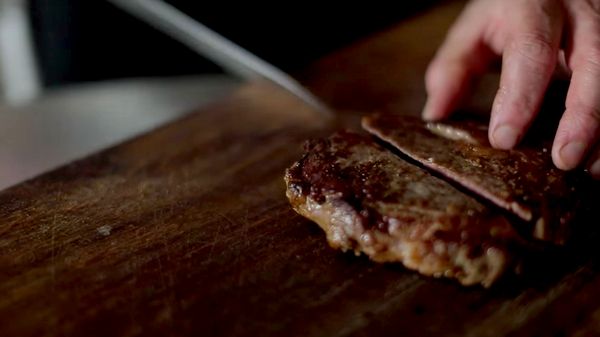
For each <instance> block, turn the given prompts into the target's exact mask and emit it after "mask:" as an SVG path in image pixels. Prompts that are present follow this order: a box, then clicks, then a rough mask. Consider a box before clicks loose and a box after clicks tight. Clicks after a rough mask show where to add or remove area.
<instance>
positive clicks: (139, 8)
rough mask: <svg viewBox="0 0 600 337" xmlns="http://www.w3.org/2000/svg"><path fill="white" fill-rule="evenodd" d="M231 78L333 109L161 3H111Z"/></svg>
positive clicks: (322, 109)
mask: <svg viewBox="0 0 600 337" xmlns="http://www.w3.org/2000/svg"><path fill="white" fill-rule="evenodd" d="M109 2H111V3H113V4H114V5H116V6H117V7H119V8H121V9H123V10H125V11H126V12H128V13H130V14H132V15H134V16H136V17H138V18H139V19H141V20H142V21H145V22H146V23H148V24H149V25H151V26H153V27H155V28H157V29H158V30H160V31H162V32H163V33H165V34H167V35H168V36H170V37H172V38H173V39H175V40H177V41H179V42H180V43H182V44H184V45H186V46H188V47H189V48H191V49H192V50H193V51H195V52H197V53H198V54H200V55H202V56H204V57H206V58H208V59H209V60H211V61H212V62H214V63H216V64H218V65H219V66H221V67H222V68H223V69H224V70H226V71H227V72H229V73H231V74H232V75H235V76H238V77H241V78H243V79H247V80H256V79H266V80H269V81H271V82H273V83H275V84H277V85H278V86H280V87H282V88H284V89H286V90H287V91H288V92H290V93H292V94H293V95H295V96H296V97H298V98H300V99H301V100H302V101H304V102H305V103H306V104H308V105H310V106H311V107H313V108H314V109H316V110H317V111H319V112H320V113H322V114H323V115H325V116H326V117H333V113H332V112H331V110H330V109H329V108H328V107H327V106H326V105H325V104H324V103H323V102H322V101H321V100H320V99H319V98H317V97H316V96H314V95H313V94H312V93H311V92H310V91H308V90H307V89H306V88H304V87H303V86H302V85H301V84H300V83H299V82H298V81H296V80H295V79H293V78H292V77H291V76H290V75H288V74H286V73H285V72H284V71H282V70H280V69H278V68H277V67H275V66H273V65H272V64H270V63H268V62H266V61H264V60H262V59H261V58H259V57H258V56H256V55H254V54H252V53H251V52H249V51H248V50H246V49H244V48H242V47H240V46H239V45H237V44H235V43H233V42H232V41H230V40H228V39H227V38H225V37H224V36H222V35H220V34H218V33H217V32H215V31H213V30H211V29H210V28H208V27H206V26H205V25H203V24H201V23H200V22H198V21H197V20H194V19H193V18H191V17H190V16H188V15H187V14H185V13H183V12H181V11H180V10H178V9H177V8H175V7H173V6H172V5H170V4H168V3H166V2H164V1H162V0H109Z"/></svg>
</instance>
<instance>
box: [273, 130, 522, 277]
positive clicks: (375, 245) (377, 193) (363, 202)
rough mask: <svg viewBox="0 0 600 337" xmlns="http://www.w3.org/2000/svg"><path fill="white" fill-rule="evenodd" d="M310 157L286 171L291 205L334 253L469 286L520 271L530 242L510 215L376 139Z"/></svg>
mask: <svg viewBox="0 0 600 337" xmlns="http://www.w3.org/2000/svg"><path fill="white" fill-rule="evenodd" d="M305 150H306V153H305V154H304V156H303V157H302V159H300V161H298V162H297V163H295V164H294V165H293V166H292V167H291V168H289V169H288V170H287V171H286V174H285V181H286V184H287V197H288V198H289V200H290V202H291V204H292V206H293V207H294V209H295V210H296V211H297V212H298V213H299V214H301V215H303V216H305V217H307V218H309V219H311V220H313V221H314V222H316V223H317V224H319V226H320V227H321V228H322V229H323V230H324V231H325V232H326V234H327V239H328V241H329V244H330V245H331V246H332V247H334V248H339V249H342V250H344V251H347V250H353V251H354V252H355V253H356V254H359V253H361V252H362V253H365V254H366V255H368V256H369V257H370V258H371V259H372V260H375V261H378V262H401V263H403V264H404V265H405V266H406V267H407V268H410V269H415V270H418V271H419V272H420V273H422V274H425V275H432V276H435V277H441V276H445V277H453V278H456V279H458V280H459V281H460V282H461V283H462V284H464V285H472V284H477V283H481V284H483V285H484V286H489V285H491V284H492V283H493V282H494V281H495V280H497V279H498V278H499V277H500V276H501V275H502V274H503V273H504V272H505V271H509V270H514V268H515V267H516V266H517V264H518V261H517V259H515V258H514V257H515V255H518V253H517V252H518V251H519V249H520V247H522V240H521V238H520V237H519V235H518V234H517V233H516V232H515V231H514V229H513V228H512V226H511V225H510V224H509V222H508V221H507V220H506V219H505V218H504V217H503V216H502V215H500V214H498V213H497V212H495V211H493V210H490V209H489V208H488V207H486V206H484V205H483V204H481V203H480V202H478V201H476V200H475V199H473V198H471V197H469V196H467V195H465V194H464V193H462V192H460V191H458V190H457V189H455V188H454V187H453V186H451V185H450V184H448V183H446V182H445V181H443V180H440V179H438V178H436V177H434V176H432V175H430V174H429V173H427V172H426V171H424V170H422V169H420V168H419V167H416V166H414V165H411V164H409V163H407V162H406V161H404V160H402V159H401V158H399V157H398V156H396V155H394V154H393V153H392V152H391V151H389V150H387V149H385V148H384V147H382V146H380V145H379V144H377V143H376V142H375V141H374V140H373V139H372V138H371V137H370V136H366V135H361V134H357V133H352V132H340V133H336V134H334V135H333V136H331V137H329V138H328V139H320V140H314V141H310V142H308V143H307V144H306V145H305Z"/></svg>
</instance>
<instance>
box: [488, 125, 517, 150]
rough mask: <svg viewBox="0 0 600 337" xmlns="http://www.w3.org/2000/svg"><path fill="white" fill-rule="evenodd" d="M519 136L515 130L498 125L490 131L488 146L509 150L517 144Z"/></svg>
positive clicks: (509, 126)
mask: <svg viewBox="0 0 600 337" xmlns="http://www.w3.org/2000/svg"><path fill="white" fill-rule="evenodd" d="M520 134H521V133H520V132H519V130H517V128H515V127H513V126H511V125H509V124H503V125H499V126H497V127H495V128H494V129H493V130H490V133H489V140H490V144H491V145H492V147H494V148H497V149H502V150H510V149H512V148H513V147H515V146H516V145H517V143H518V142H519V139H520Z"/></svg>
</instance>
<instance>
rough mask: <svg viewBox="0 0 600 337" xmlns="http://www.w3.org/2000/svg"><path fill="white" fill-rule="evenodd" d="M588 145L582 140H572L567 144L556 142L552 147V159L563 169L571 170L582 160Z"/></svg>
mask: <svg viewBox="0 0 600 337" xmlns="http://www.w3.org/2000/svg"><path fill="white" fill-rule="evenodd" d="M586 150H587V146H586V145H585V144H584V143H582V142H580V141H576V140H574V141H570V142H568V143H566V144H560V143H558V144H554V146H553V147H552V161H553V162H554V165H556V167H558V168H559V169H561V170H563V171H569V170H572V169H574V168H576V167H577V166H579V164H580V163H581V162H582V160H583V158H584V157H585V153H586Z"/></svg>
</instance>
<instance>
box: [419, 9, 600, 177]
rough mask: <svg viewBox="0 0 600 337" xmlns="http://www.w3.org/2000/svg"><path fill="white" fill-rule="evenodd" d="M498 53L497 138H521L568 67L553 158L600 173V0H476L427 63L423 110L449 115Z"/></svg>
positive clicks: (497, 142) (503, 144) (502, 141)
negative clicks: (557, 77) (553, 82)
mask: <svg viewBox="0 0 600 337" xmlns="http://www.w3.org/2000/svg"><path fill="white" fill-rule="evenodd" d="M499 59H501V60H502V72H501V76H500V86H499V89H498V92H497V93H496V98H495V100H494V103H493V105H492V109H491V117H490V127H489V140H490V143H491V144H492V146H494V147H496V148H500V149H511V148H513V147H515V146H516V145H517V144H518V143H519V141H520V140H521V139H522V138H523V136H524V135H525V133H526V132H527V129H528V127H529V126H530V125H531V123H532V121H533V120H534V118H536V116H537V115H538V113H539V112H540V111H539V108H540V105H541V103H542V99H543V96H544V93H545V91H546V89H547V88H548V85H549V83H550V81H551V80H552V78H553V74H555V73H557V72H562V73H564V74H566V75H567V76H569V77H570V84H569V90H568V93H567V98H566V102H565V106H566V109H565V111H564V113H563V115H562V118H561V120H560V123H559V125H558V129H557V131H556V135H555V138H554V143H553V146H552V160H553V162H554V164H555V165H556V166H557V167H558V168H560V169H562V170H572V169H575V168H577V167H584V168H587V169H588V171H589V172H590V174H591V175H592V176H593V177H594V178H596V179H600V0H472V1H471V2H470V3H469V4H468V5H467V7H466V8H465V10H464V11H463V13H462V14H461V16H460V17H459V18H458V20H457V21H456V22H455V23H454V25H453V26H452V28H451V29H450V31H449V32H448V35H447V37H446V40H445V41H444V43H443V44H442V46H441V47H440V49H439V50H438V52H437V54H436V56H435V57H434V59H433V60H432V62H431V64H430V65H429V68H428V70H427V74H426V78H425V83H426V88H427V94H428V100H427V104H426V105H425V108H424V110H423V117H424V118H425V119H427V120H439V119H443V118H445V117H448V116H449V115H450V114H451V113H452V112H453V111H454V110H456V109H457V108H458V107H459V105H460V103H461V101H462V100H463V99H464V98H465V97H466V96H467V95H468V94H469V92H468V91H469V87H470V84H471V83H472V82H473V80H474V79H476V78H477V77H479V76H481V75H482V74H483V73H484V72H485V71H486V70H487V69H488V67H489V66H490V65H491V64H493V63H494V62H496V61H497V60H499ZM542 114H543V112H542ZM539 117H540V118H543V117H544V116H543V115H541V116H539Z"/></svg>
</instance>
